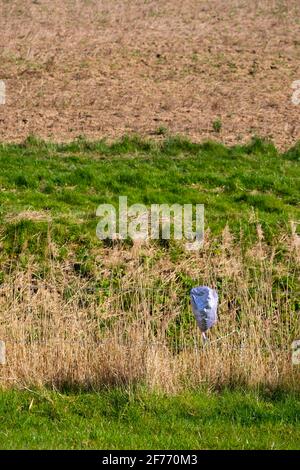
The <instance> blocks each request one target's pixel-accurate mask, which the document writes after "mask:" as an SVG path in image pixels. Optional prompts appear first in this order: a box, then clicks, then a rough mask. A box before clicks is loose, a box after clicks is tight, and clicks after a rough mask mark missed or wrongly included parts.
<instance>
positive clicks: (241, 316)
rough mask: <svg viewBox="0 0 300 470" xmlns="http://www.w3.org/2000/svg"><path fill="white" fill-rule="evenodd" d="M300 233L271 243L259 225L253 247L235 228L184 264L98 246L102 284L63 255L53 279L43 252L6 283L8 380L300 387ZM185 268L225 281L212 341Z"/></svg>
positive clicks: (197, 279) (2, 298)
mask: <svg viewBox="0 0 300 470" xmlns="http://www.w3.org/2000/svg"><path fill="white" fill-rule="evenodd" d="M295 237H297V235H295V233H292V234H291V235H289V236H288V235H286V236H283V237H281V239H280V240H277V242H276V243H275V242H274V246H273V247H270V246H267V245H266V244H265V243H264V240H263V234H262V232H261V229H260V228H258V237H257V241H256V243H255V244H252V245H251V246H249V247H248V248H247V249H245V244H244V243H243V240H242V241H237V240H234V239H233V237H232V235H231V234H230V232H229V230H228V229H226V230H225V231H224V233H223V240H222V241H221V242H220V243H219V244H216V242H215V241H213V240H210V239H209V236H207V237H206V242H205V246H204V249H203V250H202V251H201V252H199V253H192V254H189V255H188V256H187V255H182V256H181V258H180V259H179V260H177V261H176V262H172V261H171V259H170V257H169V255H168V254H166V253H165V254H164V256H163V257H161V258H160V259H159V258H157V259H156V256H157V250H156V249H154V247H153V246H151V245H150V246H146V247H138V248H137V247H134V248H132V249H124V247H122V246H121V245H119V244H118V243H117V244H116V246H115V247H114V248H111V249H104V250H103V253H101V256H100V258H101V262H99V265H98V268H97V269H98V277H99V279H102V281H103V280H106V281H108V282H107V287H106V288H103V287H102V288H99V289H97V288H96V287H95V282H94V281H95V280H94V279H84V278H80V277H78V276H77V275H75V274H74V272H73V271H72V270H71V269H70V266H69V265H67V264H65V265H63V264H62V263H56V262H55V261H52V262H51V265H50V270H49V272H48V274H47V276H45V278H44V279H39V280H37V279H36V277H35V276H34V273H35V270H36V266H35V264H34V262H32V263H30V264H29V266H28V268H27V270H24V269H23V270H21V269H19V270H18V269H17V270H15V271H14V272H11V274H8V275H7V276H6V278H5V279H4V282H3V283H2V285H1V288H0V315H1V316H0V318H1V320H0V339H2V340H5V341H6V346H7V364H6V365H5V366H0V380H1V385H2V386H4V387H7V386H27V387H28V386H45V385H47V386H50V387H54V388H61V387H63V386H68V387H71V386H79V387H92V388H95V389H99V388H100V387H101V386H103V385H114V384H126V385H133V384H136V383H143V384H147V386H149V387H151V388H159V389H163V390H165V391H168V392H173V391H178V390H180V389H182V388H186V387H188V388H191V387H198V386H199V385H203V384H206V385H209V386H211V387H222V386H230V385H242V386H249V387H254V386H261V385H263V386H264V387H270V388H277V387H282V388H286V389H288V388H299V369H297V368H296V366H292V363H291V351H290V347H291V343H292V341H293V340H295V339H297V338H299V337H300V322H299V316H298V315H299V311H298V313H297V307H295V302H296V300H297V296H298V298H299V295H298V294H299V293H297V292H295V288H294V287H293V286H295V282H298V281H299V244H297V243H295ZM120 273H121V274H120ZM118 276H119V277H118ZM297 276H298V277H297ZM183 278H185V279H191V280H192V282H193V283H194V285H195V283H201V284H208V285H211V286H217V288H218V290H219V294H220V306H219V322H218V324H217V326H216V327H215V328H214V329H213V330H212V331H211V332H210V334H209V340H210V341H209V343H208V344H207V345H206V346H205V347H203V345H202V343H201V338H200V334H199V331H198V329H197V327H196V324H195V321H194V319H193V317H192V315H191V313H190V310H189V299H188V292H189V287H187V284H184V283H183V284H182V279H183ZM117 279H119V281H118V282H117ZM278 279H285V284H284V286H281V287H280V285H279V283H276V280H278ZM297 285H298V286H299V283H298V284H297Z"/></svg>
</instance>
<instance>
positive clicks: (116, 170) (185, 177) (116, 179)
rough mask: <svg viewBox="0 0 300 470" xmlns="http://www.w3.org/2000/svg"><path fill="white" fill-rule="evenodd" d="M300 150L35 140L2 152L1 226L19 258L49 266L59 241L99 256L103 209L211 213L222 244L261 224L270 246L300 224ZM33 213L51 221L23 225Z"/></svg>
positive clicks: (209, 220) (261, 144) (9, 249)
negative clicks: (25, 255)
mask: <svg viewBox="0 0 300 470" xmlns="http://www.w3.org/2000/svg"><path fill="white" fill-rule="evenodd" d="M299 158H300V147H299V145H298V146H295V147H294V148H293V149H291V150H290V151H289V152H286V153H285V154H281V153H279V152H278V151H277V149H276V148H275V147H274V146H273V144H272V143H269V142H265V141H263V140H260V139H254V140H253V141H252V142H251V143H250V144H248V145H244V146H234V147H225V146H223V145H221V144H218V143H213V142H206V143H203V144H195V143H192V142H190V141H188V140H185V139H183V138H180V137H168V138H166V139H165V140H164V141H162V142H160V143H156V142H154V141H145V140H142V139H140V138H138V137H124V138H123V139H121V140H120V141H116V142H113V143H111V144H108V143H106V142H105V141H104V140H101V141H98V142H87V141H86V140H84V139H83V138H80V139H78V140H77V141H74V142H71V143H68V144H52V143H45V142H43V141H40V140H38V139H35V138H33V137H31V138H28V139H27V140H26V141H25V142H24V143H23V144H20V145H15V144H2V145H0V168H1V173H0V189H1V190H0V208H1V209H0V224H1V227H2V230H1V232H2V233H1V235H2V246H3V248H4V251H5V252H6V253H7V254H9V256H19V254H20V253H21V252H22V251H24V246H25V245H26V249H27V250H29V251H30V252H32V253H35V255H37V254H39V253H40V254H41V255H42V256H44V252H45V247H46V246H47V243H48V242H47V241H48V239H49V231H50V232H51V239H52V240H53V241H55V242H56V243H57V245H58V246H59V247H60V248H62V256H65V252H64V248H66V247H70V246H72V249H74V250H75V251H76V250H77V252H80V253H81V254H82V252H83V251H84V250H85V251H86V253H89V252H90V250H91V248H92V247H94V248H95V247H97V246H99V243H100V241H99V240H98V239H97V238H96V235H95V228H96V225H97V218H96V215H95V212H96V209H97V207H98V205H99V204H101V203H113V204H115V205H117V203H118V197H119V195H126V196H128V204H132V203H136V202H139V203H144V204H146V205H150V204H151V203H179V204H184V203H192V204H196V203H203V204H204V205H205V224H206V228H207V227H209V228H210V229H211V230H212V232H213V233H214V234H219V233H220V232H221V230H222V229H223V228H224V226H225V225H226V224H227V223H228V224H229V226H230V227H231V229H232V230H233V232H235V233H239V232H240V229H241V228H242V229H243V231H244V233H245V234H246V235H247V234H249V236H251V234H253V233H254V232H255V227H256V223H257V222H259V223H260V224H261V225H262V228H263V230H264V233H265V237H266V239H267V240H268V239H272V237H273V236H274V235H276V234H277V233H279V232H280V231H286V228H287V226H288V224H289V221H290V220H299V219H300V207H299V200H300V184H299V178H300V166H299ZM24 210H34V211H43V212H44V213H45V214H47V215H48V216H49V217H50V218H51V222H48V221H45V220H16V219H15V218H14V217H13V216H14V215H16V214H18V213H19V212H21V211H24Z"/></svg>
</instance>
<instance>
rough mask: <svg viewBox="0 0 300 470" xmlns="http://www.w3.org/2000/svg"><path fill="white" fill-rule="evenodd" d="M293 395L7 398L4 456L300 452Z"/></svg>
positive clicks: (3, 396)
mask: <svg viewBox="0 0 300 470" xmlns="http://www.w3.org/2000/svg"><path fill="white" fill-rule="evenodd" d="M299 416H300V401H299V397H296V396H293V395H287V396H283V395H281V396H277V397H271V396H267V395H261V394H258V393H255V392H252V393H249V392H247V393H244V392H241V391H235V392H233V391H223V392H222V393H219V394H216V393H215V394H211V393H206V392H189V393H184V394H182V395H177V396H164V395H158V394H155V393H149V392H145V391H143V390H140V391H135V392H126V391H124V390H123V391H122V390H120V389H114V390H111V391H103V392H101V393H65V394H57V393H55V392H49V391H38V392H35V391H33V392H29V391H25V392H20V391H2V392H1V393H0V423H1V436H2V437H1V441H0V442H1V444H0V447H1V449H97V448H98V449H143V448H144V449H299V448H300V444H299V443H300V426H299V419H300V418H299Z"/></svg>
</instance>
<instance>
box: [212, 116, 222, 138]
mask: <svg viewBox="0 0 300 470" xmlns="http://www.w3.org/2000/svg"><path fill="white" fill-rule="evenodd" d="M212 126H213V130H214V131H215V132H217V133H218V134H219V132H221V129H222V121H221V119H219V118H218V119H216V120H215V121H214V122H213V125H212Z"/></svg>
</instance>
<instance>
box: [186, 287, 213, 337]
mask: <svg viewBox="0 0 300 470" xmlns="http://www.w3.org/2000/svg"><path fill="white" fill-rule="evenodd" d="M191 304H192V310H193V314H194V315H195V318H196V322H197V324H198V326H199V328H200V330H201V331H202V333H205V331H207V330H208V329H209V328H211V327H212V326H213V325H214V324H215V323H216V321H217V309H218V294H217V291H216V290H215V289H211V288H210V287H207V286H199V287H193V289H191Z"/></svg>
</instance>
